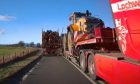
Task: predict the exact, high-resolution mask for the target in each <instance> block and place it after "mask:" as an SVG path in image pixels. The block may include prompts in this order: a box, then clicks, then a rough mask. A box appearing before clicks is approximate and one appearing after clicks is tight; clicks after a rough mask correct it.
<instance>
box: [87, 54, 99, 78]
mask: <svg viewBox="0 0 140 84" xmlns="http://www.w3.org/2000/svg"><path fill="white" fill-rule="evenodd" d="M88 72H89V75H90V77H91V78H92V79H93V80H96V78H97V76H96V67H95V62H94V58H93V54H90V55H89V57H88Z"/></svg>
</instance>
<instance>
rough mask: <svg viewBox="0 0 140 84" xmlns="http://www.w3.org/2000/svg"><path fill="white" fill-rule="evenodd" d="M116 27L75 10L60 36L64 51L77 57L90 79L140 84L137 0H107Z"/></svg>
mask: <svg viewBox="0 0 140 84" xmlns="http://www.w3.org/2000/svg"><path fill="white" fill-rule="evenodd" d="M110 7H111V9H112V15H113V20H114V25H115V28H110V27H105V26H104V22H103V21H102V20H101V19H100V18H96V17H93V16H92V14H91V13H90V12H89V11H86V13H81V12H74V13H73V14H72V16H71V17H70V20H71V21H72V22H73V23H72V24H70V25H69V26H68V27H67V33H66V34H65V36H64V37H63V50H64V51H63V54H64V56H66V58H68V59H71V58H74V59H76V60H77V61H76V62H77V63H78V65H79V66H80V68H81V70H82V71H83V72H85V73H88V74H89V75H90V77H91V78H92V79H93V80H97V79H98V78H100V79H103V80H105V81H106V82H107V83H109V84H140V80H139V79H140V24H139V22H140V0H110Z"/></svg>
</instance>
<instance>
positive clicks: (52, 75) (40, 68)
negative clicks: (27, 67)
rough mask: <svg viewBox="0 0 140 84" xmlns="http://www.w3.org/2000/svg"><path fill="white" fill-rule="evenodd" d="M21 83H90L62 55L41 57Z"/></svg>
mask: <svg viewBox="0 0 140 84" xmlns="http://www.w3.org/2000/svg"><path fill="white" fill-rule="evenodd" d="M21 84H92V83H91V82H90V81H89V80H88V79H87V78H86V77H85V76H83V75H82V74H81V73H80V72H79V71H78V70H77V69H76V68H75V67H74V66H73V65H72V64H70V63H69V62H68V61H67V60H66V59H64V58H63V57H62V56H50V57H47V56H46V57H45V56H44V57H42V59H41V60H40V61H39V63H38V65H36V66H35V67H34V69H32V70H31V71H30V72H29V73H28V74H27V75H25V76H24V78H23V81H22V82H21Z"/></svg>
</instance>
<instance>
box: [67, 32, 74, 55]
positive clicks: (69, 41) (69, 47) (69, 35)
mask: <svg viewBox="0 0 140 84" xmlns="http://www.w3.org/2000/svg"><path fill="white" fill-rule="evenodd" d="M72 48H73V39H72V35H71V33H70V32H68V50H69V51H70V52H72Z"/></svg>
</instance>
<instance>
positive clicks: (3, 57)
mask: <svg viewBox="0 0 140 84" xmlns="http://www.w3.org/2000/svg"><path fill="white" fill-rule="evenodd" d="M2 61H3V64H4V62H5V61H4V56H3V60H2Z"/></svg>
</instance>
